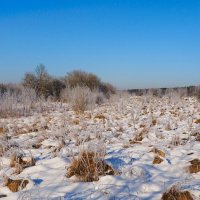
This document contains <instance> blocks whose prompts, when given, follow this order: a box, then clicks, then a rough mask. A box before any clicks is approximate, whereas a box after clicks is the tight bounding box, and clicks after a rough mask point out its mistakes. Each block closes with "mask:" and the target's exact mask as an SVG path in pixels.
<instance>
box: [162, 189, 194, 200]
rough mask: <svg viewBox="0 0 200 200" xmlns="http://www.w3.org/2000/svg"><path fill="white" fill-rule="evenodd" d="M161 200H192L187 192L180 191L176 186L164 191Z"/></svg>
mask: <svg viewBox="0 0 200 200" xmlns="http://www.w3.org/2000/svg"><path fill="white" fill-rule="evenodd" d="M161 200H193V197H192V195H191V194H190V192H189V191H180V190H179V189H178V188H177V187H176V186H172V187H171V188H170V189H169V190H168V191H166V192H165V193H164V194H163V195H162V198H161Z"/></svg>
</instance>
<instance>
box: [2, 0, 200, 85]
mask: <svg viewBox="0 0 200 200" xmlns="http://www.w3.org/2000/svg"><path fill="white" fill-rule="evenodd" d="M40 63H43V64H44V65H45V66H46V68H47V70H48V71H49V73H50V74H52V75H55V76H63V75H65V74H66V73H67V72H69V71H71V70H73V69H82V70H85V71H89V72H93V73H95V74H97V75H98V76H99V77H101V79H102V80H104V81H108V82H111V83H113V84H114V85H115V86H117V87H119V88H146V87H172V86H185V85H198V84H200V0H0V82H19V81H21V80H22V78H23V75H24V73H25V72H31V71H34V69H35V67H36V66H37V65H38V64H40Z"/></svg>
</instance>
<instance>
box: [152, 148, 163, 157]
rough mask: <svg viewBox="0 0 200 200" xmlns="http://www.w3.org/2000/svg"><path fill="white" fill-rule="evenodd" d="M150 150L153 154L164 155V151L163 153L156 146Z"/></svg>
mask: <svg viewBox="0 0 200 200" xmlns="http://www.w3.org/2000/svg"><path fill="white" fill-rule="evenodd" d="M151 152H154V153H155V154H157V155H159V156H161V157H165V153H164V152H163V151H161V150H159V149H157V148H153V149H152V150H151Z"/></svg>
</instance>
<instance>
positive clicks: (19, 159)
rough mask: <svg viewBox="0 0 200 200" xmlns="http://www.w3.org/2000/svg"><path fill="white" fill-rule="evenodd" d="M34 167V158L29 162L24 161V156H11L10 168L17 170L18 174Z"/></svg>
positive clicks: (15, 154)
mask: <svg viewBox="0 0 200 200" xmlns="http://www.w3.org/2000/svg"><path fill="white" fill-rule="evenodd" d="M34 165H35V160H34V158H33V157H32V156H31V157H30V159H29V160H27V161H26V160H24V158H23V155H22V154H17V153H14V154H13V155H12V156H11V161H10V167H13V168H15V169H16V173H17V174H20V173H21V172H22V171H23V169H25V168H27V167H30V166H34Z"/></svg>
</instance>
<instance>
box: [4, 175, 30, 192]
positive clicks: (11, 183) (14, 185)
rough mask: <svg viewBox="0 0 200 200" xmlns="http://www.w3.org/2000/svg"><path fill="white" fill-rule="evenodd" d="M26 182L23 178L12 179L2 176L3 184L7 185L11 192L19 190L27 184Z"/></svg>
mask: <svg viewBox="0 0 200 200" xmlns="http://www.w3.org/2000/svg"><path fill="white" fill-rule="evenodd" d="M28 183H29V181H28V180H23V179H16V180H13V179H11V178H9V177H4V185H5V186H7V187H8V188H9V189H10V191H12V192H18V191H20V190H23V189H24V188H25V187H26V186H27V185H28Z"/></svg>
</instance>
